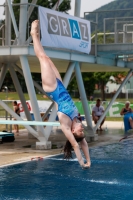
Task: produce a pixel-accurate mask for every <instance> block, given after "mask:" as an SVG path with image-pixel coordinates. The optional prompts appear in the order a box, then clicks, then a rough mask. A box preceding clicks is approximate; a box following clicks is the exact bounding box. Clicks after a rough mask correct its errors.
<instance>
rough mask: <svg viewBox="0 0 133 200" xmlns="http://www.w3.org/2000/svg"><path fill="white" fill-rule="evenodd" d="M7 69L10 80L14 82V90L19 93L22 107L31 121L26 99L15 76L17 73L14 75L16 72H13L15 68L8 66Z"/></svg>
mask: <svg viewBox="0 0 133 200" xmlns="http://www.w3.org/2000/svg"><path fill="white" fill-rule="evenodd" d="M9 71H10V74H11V77H12V80H13V83H14V85H15V88H16V90H17V93H18V95H19V97H20V100H21V103H22V105H23V108H24V111H25V114H26V117H27V119H28V121H32V118H31V115H30V112H29V110H28V107H27V104H26V100H25V97H24V94H23V91H22V89H21V86H20V83H19V80H18V77H17V75H16V72H15V70H14V68H13V67H9Z"/></svg>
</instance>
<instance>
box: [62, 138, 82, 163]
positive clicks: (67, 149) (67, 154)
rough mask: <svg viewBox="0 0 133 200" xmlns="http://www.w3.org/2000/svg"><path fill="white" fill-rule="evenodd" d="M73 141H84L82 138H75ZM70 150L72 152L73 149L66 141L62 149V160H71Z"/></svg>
mask: <svg viewBox="0 0 133 200" xmlns="http://www.w3.org/2000/svg"><path fill="white" fill-rule="evenodd" d="M75 139H76V141H77V142H81V141H82V140H83V139H84V137H78V138H76V137H75ZM72 150H73V147H72V145H71V143H70V142H69V140H67V141H66V144H65V146H64V149H63V151H64V159H70V158H72Z"/></svg>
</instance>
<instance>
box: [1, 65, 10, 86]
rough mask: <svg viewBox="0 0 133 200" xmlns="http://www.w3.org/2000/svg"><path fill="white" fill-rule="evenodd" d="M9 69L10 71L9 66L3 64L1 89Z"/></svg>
mask: <svg viewBox="0 0 133 200" xmlns="http://www.w3.org/2000/svg"><path fill="white" fill-rule="evenodd" d="M7 69H8V67H7V65H4V64H3V65H2V69H1V73H0V88H1V86H2V84H3V81H4V79H5V76H6V73H7Z"/></svg>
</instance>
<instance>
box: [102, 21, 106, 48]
mask: <svg viewBox="0 0 133 200" xmlns="http://www.w3.org/2000/svg"><path fill="white" fill-rule="evenodd" d="M105 23H106V19H105V18H104V19H103V33H104V35H103V43H104V44H105V29H106V28H105V26H106V24H105Z"/></svg>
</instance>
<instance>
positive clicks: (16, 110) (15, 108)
mask: <svg viewBox="0 0 133 200" xmlns="http://www.w3.org/2000/svg"><path fill="white" fill-rule="evenodd" d="M13 110H14V112H15V113H16V114H17V115H19V116H20V109H19V106H18V104H17V101H14V102H13ZM13 120H16V119H15V118H13ZM14 130H15V133H17V135H18V133H19V126H18V125H17V124H14Z"/></svg>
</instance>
